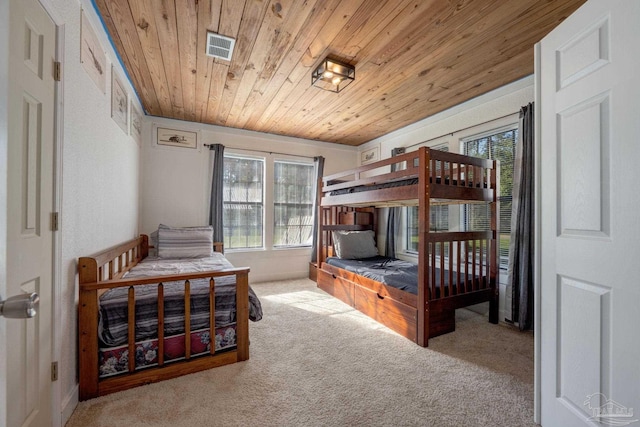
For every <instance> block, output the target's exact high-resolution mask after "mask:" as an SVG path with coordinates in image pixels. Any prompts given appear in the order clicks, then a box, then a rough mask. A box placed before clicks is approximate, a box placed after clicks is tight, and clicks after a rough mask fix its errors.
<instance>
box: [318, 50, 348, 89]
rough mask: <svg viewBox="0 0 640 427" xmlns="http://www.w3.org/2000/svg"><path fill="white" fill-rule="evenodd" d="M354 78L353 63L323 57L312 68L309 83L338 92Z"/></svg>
mask: <svg viewBox="0 0 640 427" xmlns="http://www.w3.org/2000/svg"><path fill="white" fill-rule="evenodd" d="M355 78H356V69H355V68H354V67H353V65H349V64H345V63H344V62H340V61H336V60H335V59H330V58H325V59H323V60H322V62H321V63H320V64H318V66H317V67H316V69H315V70H313V73H312V74H311V84H312V85H313V86H315V87H319V88H320V89H324V90H328V91H331V92H340V91H341V90H342V89H344V88H345V87H347V86H348V85H349V83H351V82H352V81H353V80H354V79H355Z"/></svg>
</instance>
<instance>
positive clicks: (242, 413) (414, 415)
mask: <svg viewBox="0 0 640 427" xmlns="http://www.w3.org/2000/svg"><path fill="white" fill-rule="evenodd" d="M252 287H253V289H254V290H255V291H256V293H257V294H258V296H259V297H260V299H261V301H262V305H263V310H264V318H263V320H261V321H260V322H257V323H251V324H250V328H251V331H250V336H251V359H250V360H248V361H246V362H241V363H237V364H234V365H228V366H223V367H220V368H215V369H211V370H209V371H205V372H200V373H196V374H192V375H187V376H184V377H180V378H177V379H173V380H169V381H164V382H161V383H156V384H151V385H148V386H143V387H138V388H135V389H131V390H127V391H124V392H120V393H116V394H112V395H108V396H104V397H101V398H97V399H93V400H90V401H87V402H82V403H80V404H79V405H78V407H77V408H76V411H75V412H74V414H73V415H72V417H71V419H70V420H69V422H68V423H67V426H68V427H76V426H82V427H86V426H534V425H535V423H534V422H533V335H531V334H530V333H520V332H518V331H516V330H515V329H512V328H511V327H509V326H505V325H492V324H490V323H488V320H487V317H486V316H484V315H481V314H478V313H475V312H472V311H469V310H465V309H463V310H458V311H457V313H456V316H457V320H456V331H455V332H453V333H450V334H446V335H443V336H440V337H437V338H433V339H431V340H429V347H428V348H422V347H419V346H417V345H415V344H413V343H412V342H411V341H409V340H407V339H405V338H403V337H401V336H399V335H397V334H395V333H393V332H391V331H390V330H388V329H387V328H385V327H383V326H381V325H379V324H378V323H376V322H374V321H373V320H370V319H369V318H368V317H366V316H364V315H363V314H361V313H359V312H358V311H355V310H353V309H352V308H350V307H349V306H347V305H346V304H343V303H342V302H340V301H338V300H336V299H334V298H333V297H331V296H329V295H327V294H325V293H324V292H322V291H320V290H319V289H317V288H316V286H315V283H314V282H312V281H310V280H306V279H300V280H291V281H283V282H273V283H263V284H255V285H252Z"/></svg>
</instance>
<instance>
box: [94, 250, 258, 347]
mask: <svg viewBox="0 0 640 427" xmlns="http://www.w3.org/2000/svg"><path fill="white" fill-rule="evenodd" d="M229 268H233V265H232V264H231V263H230V262H229V261H228V260H227V259H226V258H225V257H224V255H222V254H220V253H218V252H215V253H214V254H213V256H211V257H207V258H194V259H161V258H156V257H147V258H145V259H144V260H143V261H142V262H140V263H139V264H138V265H136V266H135V267H134V268H132V269H131V270H130V271H129V272H128V274H127V275H126V276H125V277H126V278H127V279H131V278H146V277H154V276H158V275H169V274H186V273H196V272H204V271H219V270H223V269H229ZM163 285H164V334H165V336H172V335H179V334H183V333H184V329H185V328H184V282H182V281H179V282H163ZM190 287H191V330H192V331H195V330H199V329H206V328H208V327H209V279H206V278H205V279H195V280H191V281H190ZM157 294H158V286H157V285H155V284H152V285H142V286H136V287H135V301H136V307H135V312H136V327H135V334H136V336H135V340H136V342H141V341H144V340H148V339H151V338H155V337H157V335H158V303H157ZM261 318H262V306H261V304H260V300H258V297H257V296H256V295H255V293H254V292H253V289H251V288H249V319H250V320H252V321H258V320H260V319H261ZM235 321H236V286H235V275H231V276H223V277H217V278H216V279H215V324H216V328H218V327H223V326H226V325H230V324H232V323H234V322H235ZM98 336H99V339H100V342H101V343H100V344H101V346H102V347H114V346H119V345H122V344H125V343H127V341H128V288H116V289H111V290H109V291H107V292H105V293H104V294H103V295H102V296H101V297H100V319H99V324H98Z"/></svg>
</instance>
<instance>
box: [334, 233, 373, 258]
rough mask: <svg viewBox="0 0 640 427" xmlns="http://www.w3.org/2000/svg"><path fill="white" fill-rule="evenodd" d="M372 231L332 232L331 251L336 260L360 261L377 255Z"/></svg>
mask: <svg viewBox="0 0 640 427" xmlns="http://www.w3.org/2000/svg"><path fill="white" fill-rule="evenodd" d="M374 237H375V233H374V232H373V230H366V231H334V232H333V249H334V251H335V254H336V256H337V257H338V258H344V259H360V258H371V257H374V256H377V255H378V248H377V247H376V242H375V240H374Z"/></svg>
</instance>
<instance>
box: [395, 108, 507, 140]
mask: <svg viewBox="0 0 640 427" xmlns="http://www.w3.org/2000/svg"><path fill="white" fill-rule="evenodd" d="M514 114H518V112H515V113H509V114H505V115H504V116H500V117H496V118H495V119H491V120H487V121H486V122H482V123H477V124H475V125H471V126H467V127H466V128H462V129H458V130H456V131H454V132H447V133H444V134H442V135H440V136H436V137H433V138H429V139H427V140H426V141H420V142H416V143H415V144H411V145H407V146H406V147H404V148H413V147H417V146H418V145H422V144H427V143H429V142H431V141H435V140H436V139H440V138H443V137H445V136H447V135H451V136H453V134H454V133H458V132H463V131H465V130H469V129H472V128H474V127H476V126H482V125H486V124H487V123H491V122H495V121H496V120H501V119H504V118H507V117H509V116H513V115H514Z"/></svg>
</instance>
